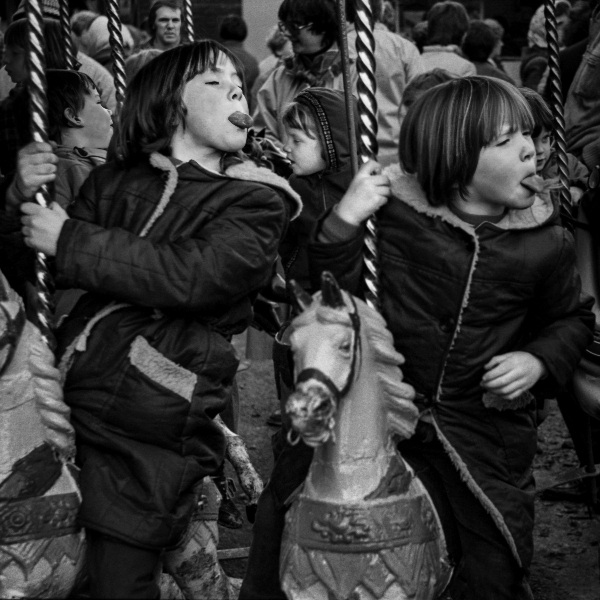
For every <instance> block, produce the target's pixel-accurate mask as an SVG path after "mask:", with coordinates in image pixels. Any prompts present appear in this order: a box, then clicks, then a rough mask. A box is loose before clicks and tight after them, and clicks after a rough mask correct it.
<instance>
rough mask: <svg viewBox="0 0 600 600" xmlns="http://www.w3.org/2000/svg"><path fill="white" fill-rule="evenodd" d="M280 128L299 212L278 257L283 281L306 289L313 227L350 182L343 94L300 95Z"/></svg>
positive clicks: (313, 91) (315, 92)
mask: <svg viewBox="0 0 600 600" xmlns="http://www.w3.org/2000/svg"><path fill="white" fill-rule="evenodd" d="M355 112H356V111H355ZM356 117H357V119H356V122H358V115H356ZM282 124H283V128H284V131H285V139H286V143H285V146H284V147H283V149H284V152H286V153H287V156H288V159H289V160H290V161H291V163H292V170H293V175H292V176H291V177H290V179H289V183H290V185H291V187H292V188H293V189H294V190H295V191H296V192H298V194H299V195H300V197H301V198H302V212H301V213H300V216H299V217H298V218H297V219H296V220H295V221H294V222H293V223H291V224H290V227H289V228H288V231H287V234H286V236H285V238H284V239H283V240H282V243H281V245H280V247H279V253H280V255H281V260H282V264H283V268H284V272H285V277H286V280H287V281H289V280H290V279H294V280H295V281H296V282H297V283H298V284H299V285H301V286H303V287H304V288H305V289H307V290H308V289H310V278H309V275H308V255H307V246H308V241H309V238H310V233H311V231H312V228H313V227H314V225H315V223H316V222H317V220H318V218H319V217H320V216H321V215H322V214H323V213H324V212H325V211H327V210H328V209H330V208H332V207H333V206H334V205H335V204H337V203H338V202H339V201H340V200H341V199H342V196H343V195H344V194H345V193H346V190H347V189H348V186H349V185H350V182H351V181H352V168H351V157H350V142H349V140H348V129H347V120H346V105H345V100H344V92H342V91H339V90H329V89H326V88H310V89H308V90H305V91H304V92H301V93H300V94H298V96H296V97H295V98H294V102H292V104H290V105H289V106H288V107H287V108H286V110H285V112H284V113H283V117H282Z"/></svg>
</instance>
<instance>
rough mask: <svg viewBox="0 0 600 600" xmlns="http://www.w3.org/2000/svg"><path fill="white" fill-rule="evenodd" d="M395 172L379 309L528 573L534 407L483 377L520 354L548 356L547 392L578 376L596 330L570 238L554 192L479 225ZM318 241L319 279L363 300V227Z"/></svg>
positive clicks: (421, 400)
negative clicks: (497, 390) (484, 383)
mask: <svg viewBox="0 0 600 600" xmlns="http://www.w3.org/2000/svg"><path fill="white" fill-rule="evenodd" d="M386 172H387V174H388V175H389V177H390V179H391V182H392V192H393V196H392V198H391V199H390V200H389V202H388V203H387V204H386V206H385V207H384V208H382V209H381V210H380V211H379V213H378V221H377V222H378V227H379V254H380V264H379V271H380V289H381V303H382V310H383V314H384V316H385V318H386V321H387V324H388V328H389V329H390V331H391V333H392V334H393V336H394V342H395V346H396V349H397V350H398V351H399V352H400V353H402V354H403V355H404V357H405V358H406V363H405V364H404V365H403V367H402V370H403V373H404V377H405V380H406V381H407V382H408V383H410V384H412V385H413V386H414V387H415V390H416V391H417V404H418V406H419V407H420V409H421V411H422V412H421V416H422V418H423V419H424V420H425V421H428V422H430V423H432V424H433V425H434V426H435V429H436V431H437V435H438V437H439V439H440V441H441V442H442V444H443V445H444V447H445V449H446V451H447V452H448V453H449V455H450V457H451V458H452V460H453V462H454V464H455V466H456V467H457V469H458V470H459V471H460V473H461V476H462V478H463V480H464V481H466V482H467V485H468V487H469V489H470V490H471V491H472V492H473V493H474V494H475V495H476V496H477V498H479V500H480V501H481V502H482V504H483V505H484V506H485V508H486V509H487V511H488V512H489V513H490V514H491V516H492V518H493V519H494V521H495V523H496V524H497V526H498V527H499V529H500V530H501V531H502V533H503V534H504V537H505V538H506V540H507V542H508V544H509V546H510V548H511V549H512V551H513V553H514V555H515V557H516V559H517V561H518V562H519V564H521V565H523V566H528V565H529V563H530V561H531V556H532V541H533V540H532V530H533V494H534V482H533V476H532V462H533V458H534V455H535V451H536V422H535V406H534V404H532V402H531V400H532V395H531V394H530V393H525V394H524V395H523V396H522V397H520V398H517V399H516V400H514V401H510V402H507V401H503V400H502V399H501V398H500V397H498V396H495V395H493V394H490V393H484V389H483V388H481V387H480V381H481V378H482V376H483V375H484V373H485V370H484V365H485V364H486V363H487V362H488V361H489V360H490V359H491V358H492V357H493V356H495V355H498V354H502V353H505V352H509V351H515V350H522V351H525V352H529V353H531V354H533V355H535V356H537V357H538V358H539V359H541V360H542V362H543V363H544V364H545V366H546V368H547V371H548V375H547V377H546V378H545V380H544V381H542V383H541V385H543V386H545V387H546V389H547V390H551V391H552V392H556V390H557V388H558V387H560V386H562V385H564V384H566V383H567V382H568V381H569V379H570V377H571V375H572V373H573V370H574V368H575V366H576V365H577V363H578V361H579V360H580V357H581V355H582V353H583V351H584V349H585V348H586V347H587V345H588V344H589V343H590V342H591V340H592V328H593V324H594V317H593V315H592V313H591V312H590V311H589V310H588V308H589V306H590V303H589V302H586V301H582V299H581V297H580V293H581V283H580V279H579V275H578V274H577V272H576V270H575V253H574V249H573V239H572V237H571V235H570V234H569V233H568V232H567V231H565V230H564V229H563V228H562V227H561V226H560V224H559V222H558V221H557V219H556V207H555V206H554V205H553V203H552V201H551V199H550V197H549V196H538V197H536V199H535V202H534V204H533V206H532V207H531V208H530V209H526V210H519V211H509V212H508V213H507V214H506V215H505V217H504V218H503V219H502V221H500V222H499V223H496V224H492V223H483V224H481V225H479V226H478V227H477V228H473V227H471V226H469V225H467V224H466V223H464V222H463V221H461V220H460V219H459V218H458V217H457V216H455V215H454V214H453V213H452V212H451V211H450V210H449V209H448V208H447V207H445V206H441V207H432V206H430V205H429V204H428V202H427V200H426V198H425V194H424V192H423V191H422V189H421V188H420V186H419V185H418V183H417V182H416V179H415V178H414V177H412V176H408V175H404V174H402V173H401V171H400V169H399V167H398V166H397V165H396V166H392V167H389V168H388V169H387V170H386ZM318 239H319V238H317V240H318ZM317 240H315V241H314V242H313V243H312V244H311V246H310V248H309V256H310V258H311V275H313V278H316V277H317V276H318V274H319V273H320V272H321V271H322V270H325V269H326V270H329V271H331V272H332V273H333V274H334V275H335V276H336V278H337V279H338V282H339V283H340V285H341V286H342V287H345V288H346V289H348V290H350V291H352V292H353V293H358V294H362V284H361V281H360V280H361V274H362V261H361V260H360V258H361V253H362V250H363V248H362V246H363V235H362V230H361V235H356V236H354V237H352V238H350V239H347V240H345V241H339V242H334V243H325V242H324V241H317Z"/></svg>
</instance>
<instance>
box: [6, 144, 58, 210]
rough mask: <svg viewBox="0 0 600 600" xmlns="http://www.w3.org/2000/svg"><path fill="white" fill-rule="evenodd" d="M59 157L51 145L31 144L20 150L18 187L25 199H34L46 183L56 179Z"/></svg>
mask: <svg viewBox="0 0 600 600" xmlns="http://www.w3.org/2000/svg"><path fill="white" fill-rule="evenodd" d="M57 162H58V157H57V156H56V154H54V151H53V148H52V146H51V145H50V144H45V143H43V142H31V143H30V144H27V146H25V147H24V148H21V150H19V154H18V157H17V176H16V185H17V189H18V190H19V192H20V193H21V194H22V195H23V196H25V198H27V199H29V198H33V197H34V196H35V193H36V192H37V191H38V190H39V189H40V187H41V186H42V185H44V184H45V183H50V182H51V181H54V179H55V178H56V163H57Z"/></svg>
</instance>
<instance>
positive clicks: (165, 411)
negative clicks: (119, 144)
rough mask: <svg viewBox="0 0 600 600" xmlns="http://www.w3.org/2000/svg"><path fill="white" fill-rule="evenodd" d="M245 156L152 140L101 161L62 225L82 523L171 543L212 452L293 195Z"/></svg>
mask: <svg viewBox="0 0 600 600" xmlns="http://www.w3.org/2000/svg"><path fill="white" fill-rule="evenodd" d="M294 204H298V200H297V196H296V195H295V193H294V192H293V191H292V190H291V189H290V188H289V186H288V185H287V183H286V182H285V181H284V180H282V179H281V178H279V177H277V176H276V175H273V174H272V173H271V172H270V171H267V170H265V169H259V168H257V167H255V166H254V165H253V164H252V163H243V164H241V165H235V166H233V167H231V168H230V169H228V170H227V172H226V174H225V175H221V174H217V173H214V172H211V171H208V170H206V169H204V168H202V167H201V166H200V165H198V164H197V163H194V162H188V163H183V164H180V165H179V166H177V167H176V166H175V164H174V163H173V162H172V161H171V160H170V159H168V158H167V157H165V156H162V155H160V154H153V155H152V156H151V157H150V161H149V162H144V163H142V164H138V165H137V166H135V167H133V168H130V169H127V170H125V169H121V168H119V167H117V166H116V165H115V164H114V163H107V164H106V165H104V166H100V167H98V168H97V169H95V170H94V171H93V172H92V174H91V175H90V177H89V178H88V179H87V181H86V182H85V183H84V185H83V186H82V188H81V192H80V196H79V198H78V199H77V201H76V202H75V204H74V205H73V206H72V208H71V209H70V216H71V217H73V218H71V219H69V220H67V221H66V222H65V224H64V226H63V229H62V231H61V234H60V237H59V240H58V251H57V255H56V281H57V284H58V285H59V286H62V287H67V288H69V287H79V288H82V289H84V290H86V291H88V292H89V293H88V294H86V295H85V296H84V297H83V298H82V299H81V300H80V301H79V303H78V304H77V305H76V307H75V308H74V310H73V311H72V312H71V313H70V315H69V317H68V318H67V320H66V322H65V323H64V324H63V326H62V327H61V329H60V331H59V357H60V358H61V362H60V368H61V369H62V371H63V372H64V373H65V374H66V381H65V400H66V402H67V404H69V406H70V407H71V411H72V422H73V425H74V426H75V430H76V433H77V446H78V447H77V451H78V461H79V464H80V466H81V490H82V496H83V503H82V509H81V513H80V522H81V524H82V525H83V526H85V527H90V528H92V529H95V530H97V531H100V532H103V533H105V534H108V535H111V536H114V537H116V538H118V539H121V540H123V541H126V542H128V543H131V544H133V545H136V546H140V547H148V548H165V547H171V546H173V545H176V544H177V542H178V541H179V540H180V538H181V535H182V533H183V532H184V531H185V528H186V526H187V523H188V519H189V517H190V515H191V511H192V510H193V508H194V505H195V503H196V495H195V492H194V488H195V486H196V485H197V484H198V482H199V481H200V480H201V479H202V478H203V477H204V476H205V475H207V474H210V473H212V472H213V471H215V469H216V468H217V467H218V466H219V465H220V464H221V463H222V461H223V458H224V451H225V440H224V437H223V435H222V433H221V430H220V429H219V427H218V426H217V425H216V424H215V423H214V422H213V419H214V417H215V416H216V415H217V414H218V413H219V412H220V411H221V410H223V408H224V407H225V405H226V403H227V401H228V398H229V394H230V390H231V384H232V380H233V377H234V375H235V372H236V369H237V364H238V359H237V356H236V354H235V351H234V349H233V347H232V346H231V344H230V342H229V340H230V339H231V335H233V334H235V333H239V332H241V331H243V330H244V329H245V328H246V327H247V326H248V324H249V323H250V320H251V316H252V301H253V299H254V298H255V296H256V294H257V292H258V290H259V289H260V288H261V287H263V286H264V285H265V284H266V283H267V282H268V280H269V278H270V275H271V268H272V265H273V263H274V261H275V259H276V256H277V246H278V243H279V238H280V236H281V235H282V234H283V232H284V231H285V228H286V226H287V223H288V220H289V219H290V217H291V216H292V215H293V213H294V212H295V211H296V210H297V208H294V206H293V205H294Z"/></svg>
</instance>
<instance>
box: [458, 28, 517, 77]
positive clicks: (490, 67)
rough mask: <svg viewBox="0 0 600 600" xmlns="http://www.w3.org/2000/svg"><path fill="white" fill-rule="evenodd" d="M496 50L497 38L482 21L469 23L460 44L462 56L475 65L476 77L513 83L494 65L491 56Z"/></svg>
mask: <svg viewBox="0 0 600 600" xmlns="http://www.w3.org/2000/svg"><path fill="white" fill-rule="evenodd" d="M497 48H498V38H497V37H496V35H494V32H493V31H492V28H491V27H490V26H489V25H486V24H485V23H484V22H483V21H471V24H470V25H469V30H468V31H467V33H466V35H465V38H464V40H463V43H462V51H463V53H464V55H465V56H466V57H467V58H468V59H469V60H470V61H471V62H472V63H473V64H474V65H475V68H476V69H477V75H486V76H487V77H496V78H497V79H503V80H504V81H508V83H512V84H514V83H515V82H514V81H513V80H512V78H511V77H509V76H508V75H507V74H506V73H505V72H504V71H502V70H501V69H499V68H498V67H497V66H496V64H495V63H494V60H493V57H492V54H493V52H494V51H495V50H497Z"/></svg>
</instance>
